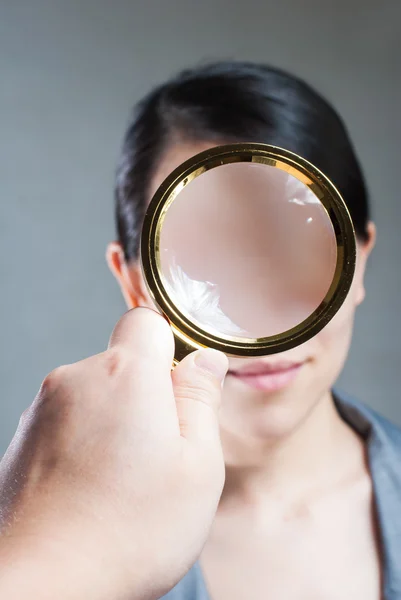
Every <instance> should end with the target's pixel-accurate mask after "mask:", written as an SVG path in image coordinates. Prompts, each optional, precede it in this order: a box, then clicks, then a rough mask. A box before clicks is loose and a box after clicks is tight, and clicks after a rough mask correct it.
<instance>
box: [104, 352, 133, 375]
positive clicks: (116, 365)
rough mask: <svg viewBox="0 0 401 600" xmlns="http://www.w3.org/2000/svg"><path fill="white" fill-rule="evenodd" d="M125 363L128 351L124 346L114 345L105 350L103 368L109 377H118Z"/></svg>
mask: <svg viewBox="0 0 401 600" xmlns="http://www.w3.org/2000/svg"><path fill="white" fill-rule="evenodd" d="M127 363H128V352H127V350H126V349H125V348H123V347H118V346H114V347H113V348H110V349H109V350H107V351H106V352H105V368H106V373H107V375H108V376H109V377H118V376H119V375H120V374H121V373H122V371H124V369H125V368H126V366H127Z"/></svg>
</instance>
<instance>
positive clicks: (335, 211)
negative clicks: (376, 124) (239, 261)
mask: <svg viewBox="0 0 401 600" xmlns="http://www.w3.org/2000/svg"><path fill="white" fill-rule="evenodd" d="M237 162H250V163H258V164H264V165H269V166H271V167H276V168H278V169H281V170H283V171H286V172H287V173H289V174H290V175H293V176H294V177H296V178H297V179H298V180H299V181H301V182H302V183H303V184H305V185H306V186H307V187H308V188H309V189H310V190H311V191H312V192H313V193H314V194H315V196H317V198H318V199H319V200H320V202H321V203H322V205H323V206H324V208H325V209H326V211H327V214H328V217H329V219H330V221H331V223H332V226H333V229H334V233H335V236H336V244H337V263H336V268H335V272H334V276H333V280H332V283H331V285H330V288H329V290H328V292H327V294H326V296H325V298H324V299H323V300H322V302H321V304H320V305H319V306H318V307H317V308H316V309H315V310H314V311H313V313H312V314H311V315H309V317H307V318H306V319H305V320H304V321H302V322H301V323H299V324H298V325H297V326H296V327H293V328H291V329H288V330H287V331H284V332H282V333H280V334H277V335H273V336H270V337H263V338H255V339H252V338H237V337H231V336H225V335H224V336H223V335H214V334H211V333H208V332H207V331H205V330H204V329H202V328H201V327H200V326H198V325H197V324H196V323H194V322H192V321H191V320H190V318H188V317H187V316H186V315H185V314H183V313H182V312H181V311H180V309H179V308H178V307H177V306H176V305H175V303H174V302H173V300H172V299H171V297H170V296H169V294H168V292H167V290H166V286H165V284H164V277H163V274H162V270H161V261H160V234H161V229H162V226H163V221H164V218H165V216H166V213H167V211H168V209H169V207H170V206H171V204H172V203H173V202H174V199H175V198H176V197H177V195H178V194H179V193H180V192H181V191H182V190H183V189H184V187H185V186H187V185H188V184H189V183H190V182H191V181H193V180H194V179H195V178H196V177H199V175H202V174H203V173H205V172H206V171H209V170H210V169H214V168H216V167H219V166H221V165H225V164H230V163H237ZM355 262H356V242H355V232H354V227H353V224H352V219H351V216H350V214H349V211H348V208H347V206H346V204H345V202H344V200H343V199H342V197H341V194H340V193H339V191H338V190H337V189H336V187H335V186H334V185H333V184H332V183H331V181H330V180H329V179H328V178H327V177H326V176H325V175H324V174H323V173H322V172H321V171H319V170H318V169H317V168H316V167H314V166H313V165H312V164H311V163H310V162H308V161H307V160H305V159H304V158H301V157H300V156H298V155H297V154H294V153H293V152H290V151H288V150H284V149H283V148H278V147H276V146H271V145H268V144H256V143H236V144H229V145H224V146H216V147H214V148H211V149H209V150H206V151H204V152H201V153H199V154H197V155H195V156H193V157H192V158H190V159H189V160H187V161H185V162H184V163H182V164H181V165H180V166H179V167H178V168H177V169H175V170H174V171H173V172H172V173H171V174H170V175H169V176H168V177H167V178H166V179H165V180H164V182H163V183H162V184H161V186H160V187H159V188H158V190H157V191H156V193H155V194H154V196H153V198H152V200H151V202H150V204H149V206H148V209H147V211H146V214H145V218H144V223H143V227H142V235H141V263H142V270H143V275H144V279H145V282H146V285H147V287H148V289H149V293H150V295H151V297H152V299H153V301H154V302H155V304H156V306H157V307H158V308H159V310H160V311H161V312H162V314H163V315H164V316H165V317H166V318H167V320H168V321H169V323H170V326H171V328H172V330H173V334H174V337H175V343H176V347H175V360H174V362H175V363H177V362H178V361H180V360H182V358H184V357H185V356H186V355H187V354H188V353H189V352H192V351H193V350H196V349H199V348H203V347H209V348H214V349H216V350H221V351H223V352H225V353H226V354H228V355H231V356H243V357H251V356H263V355H268V354H273V353H277V352H282V351H284V350H289V349H290V348H293V347H294V346H298V345H299V344H302V343H304V342H306V341H307V340H309V339H310V338H311V337H313V336H314V335H316V334H317V333H318V332H319V331H321V329H323V327H325V325H326V324H327V323H328V322H329V321H330V320H331V319H332V318H333V316H334V315H335V314H336V312H337V311H338V309H339V308H340V306H341V305H342V304H343V302H344V300H345V298H346V296H347V294H348V291H349V289H350V287H351V283H352V279H353V275H354V271H355Z"/></svg>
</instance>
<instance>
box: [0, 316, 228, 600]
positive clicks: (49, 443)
mask: <svg viewBox="0 0 401 600" xmlns="http://www.w3.org/2000/svg"><path fill="white" fill-rule="evenodd" d="M156 341H157V343H156ZM173 349H174V343H173V336H172V333H171V330H170V328H169V326H168V324H167V322H166V321H165V320H164V319H163V318H162V317H161V316H160V315H157V314H156V313H155V311H151V310H147V309H137V310H133V311H130V312H129V313H127V314H126V315H125V316H124V317H123V318H122V319H121V320H120V321H119V323H118V324H117V326H116V328H115V330H114V332H113V334H112V337H111V340H110V345H109V348H108V349H107V350H106V351H105V352H102V353H101V354H99V355H97V356H92V357H90V358H88V359H86V360H83V361H81V362H79V363H76V364H73V365H67V366H63V367H59V368H58V369H56V370H55V371H53V372H52V373H50V375H48V377H47V378H46V379H45V381H44V382H43V385H42V387H41V390H40V392H39V394H38V396H37V397H36V399H35V401H34V402H33V404H32V405H31V406H30V408H29V409H28V410H27V411H26V412H25V413H24V415H23V416H22V418H21V421H20V424H19V427H18V430H17V432H16V434H15V436H14V439H13V441H12V443H11V444H10V446H9V448H8V450H7V452H6V454H5V456H4V458H3V459H2V461H1V463H0V533H1V535H0V598H7V599H8V600H28V599H38V600H39V599H40V600H53V599H54V598H58V599H59V600H82V599H83V598H85V599H86V600H109V599H110V598H115V599H116V600H136V599H138V600H139V599H140V600H156V599H157V598H160V596H161V595H163V594H164V593H166V592H167V591H168V590H169V589H170V588H171V587H173V586H174V585H175V584H176V583H177V582H178V581H179V580H180V579H181V578H182V577H183V575H184V574H185V572H186V571H187V570H188V568H189V567H190V566H191V565H192V564H193V562H194V561H195V560H196V558H197V556H198V555H199V553H200V551H201V549H202V546H203V544H204V542H205V540H206V537H207V535H208V531H209V529H210V525H211V523H212V520H213V516H214V514H215V511H216V507H217V504H218V501H219V497H220V494H221V490H222V487H223V482H224V462H223V455H222V449H221V444H220V438H219V428H218V420H217V411H218V407H219V404H220V396H221V384H222V380H223V378H224V375H225V372H226V370H227V359H226V357H225V356H224V355H223V354H221V353H219V352H215V351H213V350H210V349H209V350H201V351H198V352H195V353H193V354H191V355H190V356H188V357H187V358H186V359H185V360H184V361H182V362H181V363H180V365H178V367H177V368H176V369H175V370H174V372H173V375H172V374H171V364H172V360H173Z"/></svg>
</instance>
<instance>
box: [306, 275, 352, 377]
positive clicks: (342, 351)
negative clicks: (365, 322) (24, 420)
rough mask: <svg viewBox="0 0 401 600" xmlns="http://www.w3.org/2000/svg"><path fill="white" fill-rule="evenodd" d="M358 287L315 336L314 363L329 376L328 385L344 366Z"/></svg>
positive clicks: (350, 336)
mask: <svg viewBox="0 0 401 600" xmlns="http://www.w3.org/2000/svg"><path fill="white" fill-rule="evenodd" d="M357 294H358V287H357V286H355V287H351V290H350V292H349V294H348V296H347V298H346V300H345V302H344V304H343V305H342V307H341V308H340V310H339V311H338V312H337V314H336V315H335V316H334V317H333V319H332V320H331V321H330V323H328V325H326V327H325V328H324V329H323V330H322V331H321V332H320V333H319V334H318V335H317V336H316V338H315V340H314V341H315V344H316V362H317V363H318V364H319V363H320V364H321V365H322V369H324V371H325V372H326V373H327V374H329V379H330V385H332V384H333V383H334V382H335V380H336V379H337V377H338V375H339V374H340V371H341V369H342V367H343V365H344V362H345V359H346V357H347V354H348V350H349V347H350V343H351V338H352V331H353V326H354V318H355V307H356V297H357Z"/></svg>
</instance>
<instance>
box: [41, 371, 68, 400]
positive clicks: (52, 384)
mask: <svg viewBox="0 0 401 600" xmlns="http://www.w3.org/2000/svg"><path fill="white" fill-rule="evenodd" d="M67 372H68V367H66V366H62V367H57V368H56V369H53V371H51V372H50V373H49V374H48V375H46V377H45V378H44V380H43V382H42V386H41V389H40V395H41V396H43V395H44V396H48V395H52V394H53V393H54V392H55V391H56V390H57V389H59V388H60V386H61V385H63V384H64V382H65V381H66V379H67Z"/></svg>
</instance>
